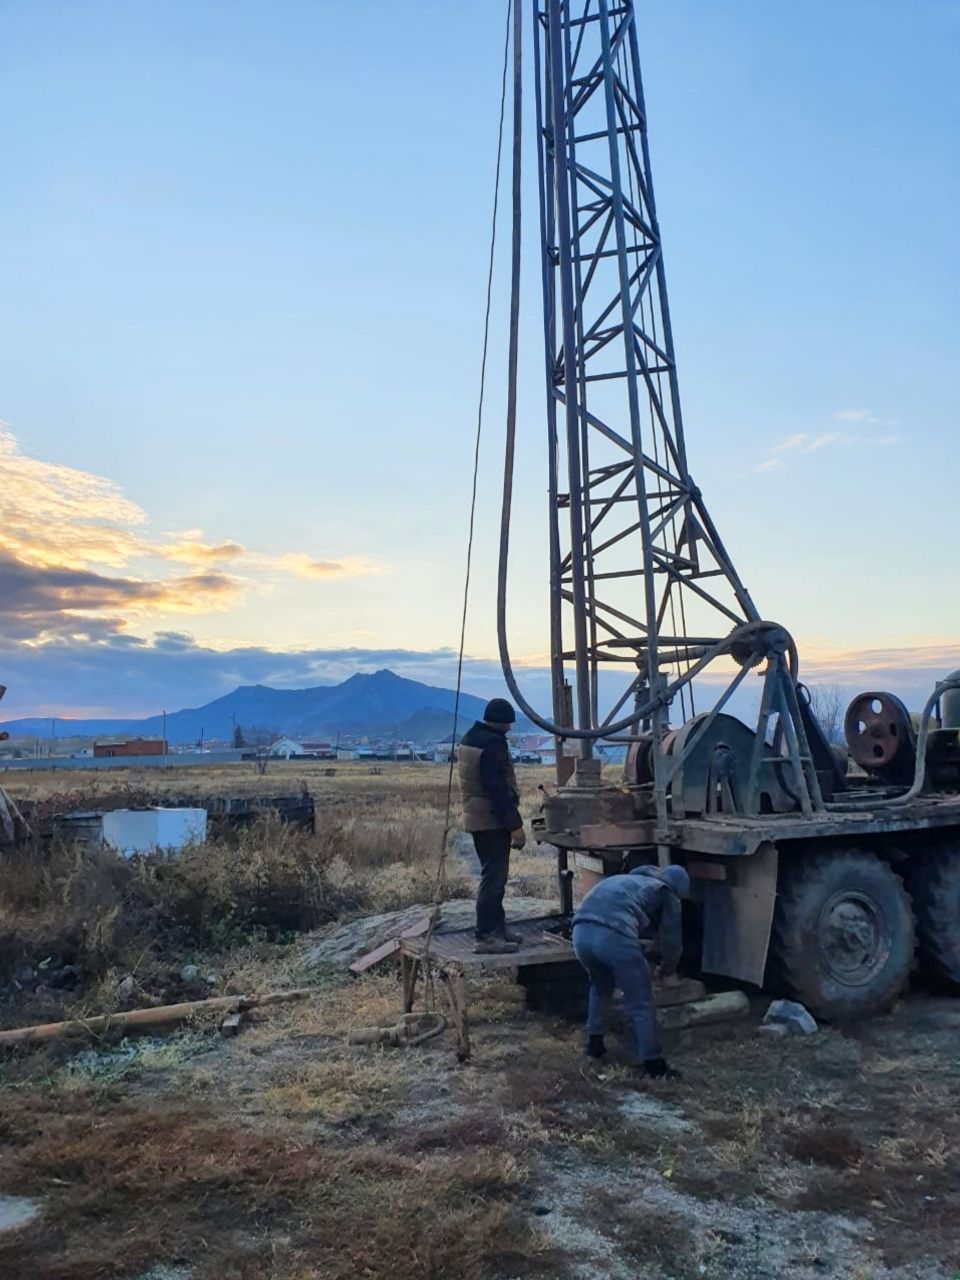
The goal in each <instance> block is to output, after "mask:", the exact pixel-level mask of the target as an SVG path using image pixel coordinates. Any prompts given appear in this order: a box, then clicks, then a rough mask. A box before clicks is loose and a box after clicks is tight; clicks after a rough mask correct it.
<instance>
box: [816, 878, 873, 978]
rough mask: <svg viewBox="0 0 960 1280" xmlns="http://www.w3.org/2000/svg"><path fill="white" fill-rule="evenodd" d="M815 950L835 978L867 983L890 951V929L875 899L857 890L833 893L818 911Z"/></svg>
mask: <svg viewBox="0 0 960 1280" xmlns="http://www.w3.org/2000/svg"><path fill="white" fill-rule="evenodd" d="M817 950H818V952H819V955H820V961H821V963H822V964H823V967H824V968H825V969H826V971H827V972H828V973H829V974H830V976H831V977H832V978H834V979H835V980H836V981H838V982H843V983H846V984H847V985H849V986H860V985H861V984H863V983H865V982H869V981H870V979H871V978H872V977H873V976H874V974H876V973H877V971H878V970H879V969H881V968H882V967H883V965H884V963H885V962H886V960H887V957H888V956H889V954H890V935H889V929H888V927H887V924H886V921H885V919H884V915H883V912H882V911H881V909H880V906H879V904H878V903H877V902H876V900H875V899H874V898H872V897H871V896H870V894H868V893H864V892H862V891H860V890H851V889H845V890H843V891H842V892H840V893H835V894H834V895H833V897H832V898H830V899H829V901H828V902H826V903H825V904H824V907H823V910H822V911H821V912H820V919H819V921H818V928H817Z"/></svg>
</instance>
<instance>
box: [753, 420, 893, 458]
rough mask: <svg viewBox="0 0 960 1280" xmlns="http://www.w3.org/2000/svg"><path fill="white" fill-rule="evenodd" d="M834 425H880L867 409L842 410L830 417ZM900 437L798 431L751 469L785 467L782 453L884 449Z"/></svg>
mask: <svg viewBox="0 0 960 1280" xmlns="http://www.w3.org/2000/svg"><path fill="white" fill-rule="evenodd" d="M833 417H834V420H835V421H837V422H862V423H864V424H867V425H871V424H879V422H880V419H879V418H876V417H874V415H873V414H872V413H871V412H870V411H869V409H843V410H841V412H839V413H835V414H834V415H833ZM899 442H900V437H899V436H898V435H896V434H894V433H892V432H888V433H887V434H885V435H878V434H876V433H875V432H868V433H866V434H863V433H851V432H849V431H821V432H819V433H817V434H812V433H811V432H809V431H797V432H794V433H793V435H789V436H786V437H785V438H784V439H783V440H781V441H779V443H778V444H775V445H771V446H770V448H769V449H767V451H766V454H767V456H766V457H765V458H764V459H762V460H761V461H760V462H758V463H757V465H756V466H755V467H754V468H753V470H754V471H755V472H763V471H775V470H777V469H778V468H779V467H782V466H783V465H784V458H783V455H784V454H793V455H798V454H805V453H817V452H819V451H820V450H821V449H826V448H827V447H829V446H832V445H860V446H863V447H867V448H876V447H885V446H888V445H893V444H899Z"/></svg>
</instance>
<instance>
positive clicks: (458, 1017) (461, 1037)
mask: <svg viewBox="0 0 960 1280" xmlns="http://www.w3.org/2000/svg"><path fill="white" fill-rule="evenodd" d="M443 976H444V979H445V981H446V984H447V989H448V991H449V993H450V1010H451V1013H452V1016H453V1031H454V1035H455V1037H456V1045H457V1061H458V1062H466V1061H467V1059H468V1058H469V1057H470V1026H469V1023H468V1022H467V983H466V979H465V978H464V976H463V974H462V972H461V971H460V970H459V969H448V970H446V971H445V972H444V975H443Z"/></svg>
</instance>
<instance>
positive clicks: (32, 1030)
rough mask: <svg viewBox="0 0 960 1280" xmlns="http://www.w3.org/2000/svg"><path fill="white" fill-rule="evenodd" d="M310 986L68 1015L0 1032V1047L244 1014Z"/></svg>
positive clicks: (300, 995) (298, 996) (298, 995)
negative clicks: (203, 1016) (199, 1016)
mask: <svg viewBox="0 0 960 1280" xmlns="http://www.w3.org/2000/svg"><path fill="white" fill-rule="evenodd" d="M312 994H313V992H312V988H310V987H296V988H294V989H293V990H292V991H268V992H267V993H266V994H265V995H262V996H212V997H211V998H210V999H208V1000H188V1001H186V1002H185V1003H183V1004H162V1005H159V1006H158V1007H157V1008H156V1009H132V1010H131V1011H130V1012H129V1013H105V1014H100V1015H99V1016H97V1017H93V1018H72V1019H71V1020H70V1021H69V1022H47V1023H42V1024H40V1025H39V1026H35V1027H15V1028H14V1029H13V1030H12V1031H0V1048H3V1047H4V1046H6V1045H16V1044H43V1043H46V1042H47V1041H49V1040H64V1039H68V1038H69V1037H71V1036H82V1035H103V1034H104V1033H106V1032H109V1031H148V1030H159V1029H162V1028H165V1027H176V1026H179V1024H180V1023H181V1022H186V1020H187V1019H188V1018H190V1017H192V1016H193V1014H195V1013H217V1012H222V1013H225V1014H233V1013H245V1012H246V1010H248V1009H257V1008H260V1007H261V1006H263V1005H268V1004H283V1003H285V1002H286V1001H288V1000H305V999H306V998H307V996H309V995H312Z"/></svg>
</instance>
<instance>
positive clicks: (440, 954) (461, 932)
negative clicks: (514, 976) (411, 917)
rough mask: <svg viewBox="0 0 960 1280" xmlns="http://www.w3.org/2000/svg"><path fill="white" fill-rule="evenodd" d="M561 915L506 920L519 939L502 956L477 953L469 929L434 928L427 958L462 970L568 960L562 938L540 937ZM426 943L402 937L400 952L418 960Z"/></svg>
mask: <svg viewBox="0 0 960 1280" xmlns="http://www.w3.org/2000/svg"><path fill="white" fill-rule="evenodd" d="M562 918H563V917H562V916H559V915H548V916H536V917H535V918H534V919H532V920H509V921H508V922H507V924H508V926H509V928H510V929H511V930H512V931H513V932H514V933H519V934H521V935H522V937H523V942H522V944H521V945H520V947H519V948H518V949H517V950H516V951H512V952H510V953H509V954H508V955H502V956H484V955H477V953H476V952H475V951H474V949H473V948H474V944H475V943H476V938H475V937H474V932H473V930H472V929H455V930H450V931H449V932H443V931H442V930H438V931H437V932H435V933H434V935H433V937H432V938H431V939H430V957H431V959H432V960H436V961H437V962H439V963H442V964H446V965H451V964H455V965H461V966H462V967H463V968H464V969H519V968H522V967H523V966H524V965H528V964H553V963H558V964H559V963H565V962H569V961H571V960H573V959H574V958H575V957H574V954H573V947H572V946H571V945H570V943H569V942H568V941H567V940H566V938H560V937H557V938H556V939H550V940H548V939H547V938H546V937H545V936H544V931H545V930H546V929H547V928H548V927H549V926H550V925H557V924H559V923H560V921H561V920H562ZM426 946H427V940H426V938H424V937H420V938H404V939H402V941H401V943H400V952H401V954H402V955H406V956H412V957H415V958H416V959H421V958H422V956H423V953H424V951H425V950H426Z"/></svg>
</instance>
